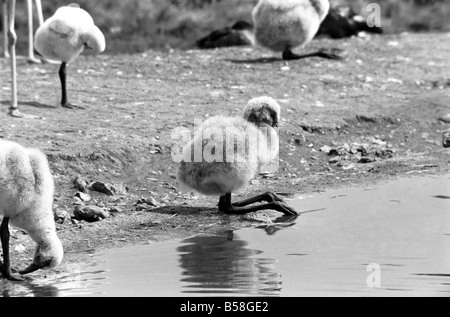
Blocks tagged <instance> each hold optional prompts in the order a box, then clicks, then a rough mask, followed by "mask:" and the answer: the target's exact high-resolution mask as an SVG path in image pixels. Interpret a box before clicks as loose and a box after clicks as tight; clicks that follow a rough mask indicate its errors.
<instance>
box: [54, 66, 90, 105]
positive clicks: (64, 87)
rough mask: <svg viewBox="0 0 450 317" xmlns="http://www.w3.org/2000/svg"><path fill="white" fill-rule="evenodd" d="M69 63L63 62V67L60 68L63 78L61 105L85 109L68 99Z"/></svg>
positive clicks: (60, 74) (60, 77)
mask: <svg viewBox="0 0 450 317" xmlns="http://www.w3.org/2000/svg"><path fill="white" fill-rule="evenodd" d="M66 77H67V63H66V62H62V63H61V67H60V68H59V79H60V80H61V107H63V108H69V109H74V108H79V109H84V108H83V107H81V106H77V105H73V104H71V103H70V102H68V101H67V81H66Z"/></svg>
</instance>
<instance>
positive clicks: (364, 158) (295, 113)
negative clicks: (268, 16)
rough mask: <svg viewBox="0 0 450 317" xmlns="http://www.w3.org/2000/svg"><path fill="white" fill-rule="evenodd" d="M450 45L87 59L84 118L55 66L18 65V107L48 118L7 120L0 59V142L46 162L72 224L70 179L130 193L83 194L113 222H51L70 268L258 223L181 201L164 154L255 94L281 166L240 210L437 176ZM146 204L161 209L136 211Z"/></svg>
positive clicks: (71, 79)
mask: <svg viewBox="0 0 450 317" xmlns="http://www.w3.org/2000/svg"><path fill="white" fill-rule="evenodd" d="M448 43H450V35H449V34H404V35H395V36H394V35H390V36H382V37H378V36H375V37H370V38H365V39H364V38H351V39H347V40H339V41H331V40H316V41H314V42H313V43H311V44H310V45H309V46H308V48H307V49H308V50H314V49H317V48H319V47H338V48H341V49H343V50H344V51H345V53H344V56H345V59H344V60H343V61H329V60H320V59H316V58H311V59H307V60H301V61H295V62H284V61H281V60H279V59H277V60H273V59H271V57H274V56H275V57H277V58H278V56H276V55H273V54H271V53H270V52H267V51H264V50H261V49H257V48H255V49H254V48H249V47H247V48H228V49H220V50H211V51H200V50H194V51H172V52H169V53H163V52H157V51H148V52H146V53H144V54H136V55H100V56H91V55H83V56H81V57H80V58H78V59H77V60H76V61H75V62H74V63H73V64H71V65H70V66H69V75H68V89H69V100H70V101H71V102H73V103H76V104H78V105H80V106H84V107H85V108H86V109H85V110H68V109H62V108H61V107H59V106H58V100H59V98H60V84H59V79H58V76H57V70H58V67H59V66H58V65H55V64H43V65H30V64H27V62H26V60H25V59H24V58H21V59H19V62H18V81H19V82H18V85H19V104H20V108H21V110H22V111H23V112H26V113H32V114H37V115H40V116H42V117H44V118H45V119H44V120H23V119H13V118H11V117H9V116H7V108H8V105H9V100H10V96H9V93H10V92H9V66H8V60H5V59H1V60H0V65H1V72H0V79H1V84H0V87H1V91H0V104H1V105H2V107H1V108H2V109H3V111H1V113H0V137H1V138H5V139H10V140H14V141H17V142H20V143H22V144H24V145H26V146H33V147H38V148H40V149H42V150H43V151H44V152H45V153H46V154H47V155H48V157H49V161H50V165H51V169H52V172H53V175H54V177H55V182H56V194H55V210H58V211H62V212H64V211H66V212H68V213H69V216H72V215H73V211H74V208H75V207H76V204H79V203H80V202H79V200H77V199H76V198H74V196H75V194H76V193H77V190H76V189H75V188H74V185H73V180H74V179H75V178H76V177H77V176H79V177H80V178H82V179H84V180H86V181H88V182H91V181H101V182H105V183H111V184H113V186H115V187H116V188H124V187H126V188H127V191H126V192H123V193H121V194H116V195H113V196H108V195H106V194H102V193H98V192H95V191H88V192H87V193H88V194H89V195H90V196H91V197H92V199H91V201H89V202H85V204H86V205H96V206H100V207H104V208H105V210H107V211H111V212H110V217H109V218H106V219H103V220H101V221H98V222H92V223H90V222H85V221H71V220H70V219H66V220H65V221H64V222H63V223H60V222H61V221H62V220H61V219H60V220H58V222H59V223H58V224H57V227H58V232H59V236H60V237H61V239H62V241H63V244H64V247H65V252H66V257H65V263H66V264H68V263H75V262H77V261H82V260H84V259H85V258H86V256H85V255H87V254H88V251H93V250H98V249H101V248H109V247H113V246H120V245H125V244H129V243H156V242H159V241H164V240H168V239H173V238H182V237H186V236H190V235H192V234H195V233H200V232H209V233H216V232H219V231H221V230H229V229H233V228H239V227H242V226H251V225H254V223H255V222H256V223H258V222H260V221H263V219H262V218H261V217H260V218H258V217H251V216H250V217H249V216H246V217H244V216H228V215H223V214H220V213H219V212H218V211H217V209H216V206H215V205H216V204H217V201H218V198H217V197H204V196H200V195H198V194H195V193H192V194H186V193H180V192H179V191H178V189H177V182H176V179H175V173H176V168H177V164H176V163H174V162H173V161H172V158H171V150H172V147H173V145H174V142H173V140H172V139H171V133H172V131H173V129H174V128H176V127H188V128H192V127H193V125H194V119H202V120H204V119H205V118H207V117H208V116H212V115H217V114H225V115H233V116H238V115H240V113H241V110H242V107H243V106H244V105H245V104H246V102H247V101H248V100H249V99H250V98H252V97H256V96H259V95H270V96H272V97H274V98H276V99H277V100H278V101H279V102H280V104H281V106H282V118H283V119H282V122H281V126H280V136H281V144H280V166H279V169H278V171H277V172H276V173H275V174H274V175H269V177H267V176H263V175H260V176H258V177H257V178H256V179H255V180H254V181H252V183H251V184H250V186H248V187H247V188H246V189H245V190H243V191H242V192H240V193H238V194H237V195H236V196H235V198H234V199H236V200H237V199H241V198H244V197H248V196H250V195H252V194H254V193H262V192H264V191H266V190H273V191H276V192H278V193H281V194H282V195H284V196H285V197H287V198H289V197H290V196H291V197H292V196H294V195H298V194H305V193H313V192H317V191H324V190H327V189H330V188H336V187H343V186H353V185H357V186H367V185H368V184H370V183H375V182H379V181H383V180H386V179H389V178H392V177H399V176H405V175H411V174H416V173H440V172H443V169H442V168H441V167H442V166H441V164H440V163H439V161H442V157H443V156H442V153H443V149H442V145H441V134H442V132H443V131H445V130H447V129H448V124H447V123H445V122H443V121H442V120H439V118H440V117H441V116H443V115H445V114H447V113H448V112H450V109H449V105H450V46H449V44H448ZM262 57H264V58H262ZM324 146H325V147H324ZM326 146H328V147H329V148H327V147H326ZM330 150H331V152H330V153H327V152H328V151H330ZM150 197H153V198H154V199H155V200H156V202H157V204H158V206H159V207H157V208H155V207H153V206H151V205H147V204H146V203H145V202H144V203H142V201H141V203H140V204H137V202H138V200H139V199H142V198H146V199H147V201H149V198H150ZM299 211H300V212H301V211H302V210H299ZM270 215H271V216H276V213H270ZM261 219H262V220H261ZM12 243H13V247H12V248H13V249H14V248H15V247H16V246H19V245H23V246H25V251H22V250H21V249H20V248H16V251H15V252H14V254H13V262H14V263H16V264H17V263H19V264H17V266H24V265H25V264H27V263H28V262H29V261H30V257H31V255H32V254H31V253H32V249H33V243H32V241H31V240H30V239H29V238H28V237H27V236H26V235H25V234H24V233H22V232H21V231H14V233H13V241H12ZM24 262H26V263H24ZM64 267H65V266H64V265H63V266H62V268H61V270H64ZM42 274H43V273H42Z"/></svg>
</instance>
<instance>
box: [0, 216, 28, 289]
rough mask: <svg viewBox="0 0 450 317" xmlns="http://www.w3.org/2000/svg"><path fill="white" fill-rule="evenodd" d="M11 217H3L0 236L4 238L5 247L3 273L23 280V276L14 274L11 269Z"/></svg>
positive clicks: (12, 278) (8, 276)
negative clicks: (9, 225)
mask: <svg viewBox="0 0 450 317" xmlns="http://www.w3.org/2000/svg"><path fill="white" fill-rule="evenodd" d="M8 224H9V217H3V221H2V224H1V225H0V238H1V240H2V248H3V265H2V274H3V277H4V278H6V279H8V280H10V281H23V278H21V277H19V276H16V275H13V273H12V270H11V264H10V259H9V237H10V235H9V228H8Z"/></svg>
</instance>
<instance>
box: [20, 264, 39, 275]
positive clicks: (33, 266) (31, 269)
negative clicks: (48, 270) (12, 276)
mask: <svg viewBox="0 0 450 317" xmlns="http://www.w3.org/2000/svg"><path fill="white" fill-rule="evenodd" d="M40 268H41V267H40V266H39V265H37V264H35V263H31V264H30V265H29V266H27V267H26V268H25V269H23V270H20V271H19V273H20V274H22V275H24V274H28V273H32V272H34V271H37V270H39V269H40Z"/></svg>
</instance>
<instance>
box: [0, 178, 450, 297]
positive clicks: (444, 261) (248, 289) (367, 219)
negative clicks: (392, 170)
mask: <svg viewBox="0 0 450 317" xmlns="http://www.w3.org/2000/svg"><path fill="white" fill-rule="evenodd" d="M289 203H290V204H292V205H294V206H295V207H296V208H297V209H298V210H299V211H303V212H305V213H304V214H302V215H301V216H300V217H298V218H296V219H294V220H292V219H288V218H283V217H281V218H278V219H276V217H277V216H279V214H277V213H272V212H270V213H267V215H268V216H270V218H267V219H266V216H265V214H264V213H263V212H259V213H258V216H257V219H259V220H262V222H261V225H259V226H257V227H254V228H248V229H241V230H236V231H229V232H225V233H224V234H223V235H220V236H203V235H199V236H194V237H190V238H187V239H184V240H180V241H178V240H177V241H170V242H163V243H157V244H151V245H139V246H130V247H123V248H118V249H111V250H108V251H106V252H103V253H99V254H96V255H94V257H95V259H96V263H97V264H96V265H95V266H94V267H89V268H82V267H80V270H79V271H77V270H75V271H74V272H72V273H70V274H69V273H67V274H65V275H61V276H57V277H55V278H53V277H52V278H49V279H45V280H44V279H42V280H34V281H32V282H28V283H24V284H21V285H19V284H11V283H9V282H5V281H0V289H2V288H3V296H222V295H223V296H249V295H250V296H258V295H264V296H450V175H442V176H427V177H413V178H405V179H400V180H396V181H392V182H389V183H387V184H383V185H379V186H376V187H372V188H348V189H343V190H336V191H329V192H325V193H320V194H314V195H311V196H308V197H301V198H299V199H295V200H291V201H290V202H289ZM268 219H270V220H271V222H272V223H271V222H270V221H269V220H268Z"/></svg>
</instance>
